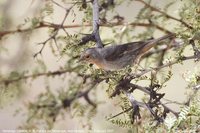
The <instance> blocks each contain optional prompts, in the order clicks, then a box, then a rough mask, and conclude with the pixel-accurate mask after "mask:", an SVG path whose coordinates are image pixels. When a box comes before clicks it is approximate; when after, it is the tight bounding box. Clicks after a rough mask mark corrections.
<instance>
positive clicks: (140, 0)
mask: <svg viewBox="0 0 200 133" xmlns="http://www.w3.org/2000/svg"><path fill="white" fill-rule="evenodd" d="M135 1H138V2H141V3H143V4H144V5H145V6H147V7H149V8H151V10H153V11H155V12H158V13H161V14H163V15H164V16H165V17H167V18H170V19H173V20H175V21H178V22H180V23H181V24H183V25H185V26H186V27H187V28H189V29H193V27H192V26H191V25H189V24H187V23H186V22H185V21H183V20H181V19H178V18H175V17H173V16H171V15H169V14H167V13H166V12H163V11H161V10H159V9H157V8H155V7H153V6H151V5H150V4H148V3H146V2H145V1H144V0H135Z"/></svg>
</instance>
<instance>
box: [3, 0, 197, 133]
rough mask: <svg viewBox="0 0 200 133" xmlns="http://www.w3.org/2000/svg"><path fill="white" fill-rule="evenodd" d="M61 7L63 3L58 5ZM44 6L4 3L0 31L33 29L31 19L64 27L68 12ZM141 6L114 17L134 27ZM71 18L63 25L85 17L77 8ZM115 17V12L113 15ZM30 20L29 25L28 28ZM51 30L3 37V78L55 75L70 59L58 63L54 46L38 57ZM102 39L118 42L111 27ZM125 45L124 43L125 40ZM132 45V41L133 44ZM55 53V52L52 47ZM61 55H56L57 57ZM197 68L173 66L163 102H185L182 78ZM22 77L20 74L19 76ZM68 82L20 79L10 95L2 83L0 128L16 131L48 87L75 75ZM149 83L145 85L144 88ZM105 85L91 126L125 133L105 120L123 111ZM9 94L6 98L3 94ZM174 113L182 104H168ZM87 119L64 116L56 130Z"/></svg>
mask: <svg viewBox="0 0 200 133" xmlns="http://www.w3.org/2000/svg"><path fill="white" fill-rule="evenodd" d="M172 1H173V0H168V1H166V0H153V1H152V3H151V4H152V5H154V6H156V7H159V8H162V7H164V5H166V4H167V3H170V2H172ZM56 2H58V3H62V2H61V1H59V0H58V1H56ZM71 2H73V1H70V0H67V1H66V4H65V5H63V6H64V7H69V5H70V4H67V3H71ZM183 4H184V3H183V2H182V1H177V2H176V3H175V4H173V6H171V7H170V8H169V10H168V11H169V12H168V13H169V14H171V15H172V16H175V17H177V16H178V10H179V8H180V7H181V6H182V5H183ZM46 6H47V5H46V4H45V2H44V1H41V0H29V1H27V0H9V1H7V0H1V1H0V14H1V15H0V31H1V32H4V31H15V30H17V29H20V28H22V29H26V28H29V27H30V25H31V23H33V21H32V18H34V17H43V20H44V21H46V22H51V23H54V24H60V23H61V22H62V20H63V17H64V15H65V10H63V9H62V8H60V7H59V6H56V5H55V4H52V6H53V13H52V14H51V15H50V16H47V17H44V16H45V15H46V13H48V12H42V10H44V9H45V8H46ZM142 7H143V5H142V4H141V3H139V2H123V3H122V4H121V5H120V6H118V7H117V8H115V10H114V13H118V14H120V15H121V16H124V17H125V20H124V21H125V23H129V22H132V21H133V20H135V17H136V15H137V13H138V12H139V11H140V9H141V8H142ZM73 12H74V14H75V15H73V13H70V14H69V16H68V18H67V19H66V22H65V23H64V25H82V24H83V22H82V18H83V15H84V12H81V11H79V9H78V8H77V7H75V8H74V9H73ZM111 16H112V13H111ZM30 20H31V23H28V22H29V21H30ZM88 21H91V20H88ZM175 24H176V23H175V22H169V23H168V25H167V27H168V28H169V29H173V28H174V25H175ZM125 26H126V25H124V26H119V27H117V28H116V29H117V32H118V34H121V33H122V31H123V28H125ZM66 30H67V32H68V33H69V34H71V35H74V34H79V33H80V31H81V33H88V31H90V30H89V28H87V27H81V26H80V27H75V28H66ZM141 31H143V28H142V27H137V28H135V29H134V32H133V35H137V34H138V33H140V32H141ZM48 32H49V29H48V28H38V29H34V30H30V31H27V32H20V31H19V32H15V33H11V34H8V35H5V36H3V37H1V40H0V79H4V78H5V77H7V76H8V75H10V74H11V73H12V75H14V76H15V75H17V74H18V73H21V72H25V74H31V72H42V71H43V70H46V71H56V70H58V69H59V68H60V67H63V66H65V65H66V62H67V60H68V57H67V56H63V57H62V58H60V57H59V56H55V54H54V53H53V52H52V48H51V47H55V46H54V45H48V46H46V47H45V48H44V50H43V52H42V55H39V56H37V57H36V58H34V57H33V56H34V54H35V53H37V52H38V51H39V50H40V49H41V47H42V46H41V45H38V43H40V42H43V41H45V40H46V39H48V37H49V34H48ZM162 34H163V33H161V32H159V31H158V32H156V33H155V34H154V37H160V36H162ZM101 37H102V40H109V39H110V38H115V36H114V34H113V33H112V29H111V28H109V27H102V28H101ZM121 41H122V42H124V43H125V42H126V40H121ZM132 41H134V40H132ZM115 42H116V43H120V42H119V40H115ZM54 49H56V48H54ZM58 51H59V50H57V51H56V52H55V53H56V54H59V52H58ZM185 52H186V53H187V54H188V55H190V54H192V51H191V48H188V49H186V51H185ZM198 67H199V64H197V63H194V61H192V60H191V61H186V62H184V63H182V64H178V65H174V66H173V67H172V73H173V77H172V79H171V80H170V81H169V82H167V83H166V87H164V88H163V89H162V90H161V92H164V93H166V95H165V98H167V99H170V100H172V101H177V102H180V103H181V102H184V101H185V99H186V95H185V94H186V93H187V89H186V88H187V81H186V79H185V78H184V75H187V74H190V73H193V72H196V71H198V70H197V68H198ZM16 72H18V73H16ZM61 77H62V78H65V80H64V81H63V80H61V79H60V77H59V76H57V77H54V78H51V77H49V78H48V80H47V78H46V77H43V76H41V77H37V78H35V79H34V80H31V79H28V80H26V82H25V81H23V80H21V81H20V83H19V84H13V85H9V86H7V87H6V89H7V90H9V91H5V89H3V88H4V87H5V86H3V85H1V84H0V89H2V90H1V93H0V99H1V101H0V105H1V109H0V129H1V130H3V129H17V128H19V127H20V126H21V125H23V124H24V123H26V120H27V108H26V106H27V104H28V103H29V102H31V101H34V100H35V99H36V98H37V96H38V95H39V94H41V93H42V92H45V91H46V89H45V88H46V87H47V84H48V86H50V87H49V88H50V89H51V91H53V92H56V91H58V90H59V89H60V88H64V87H66V88H67V86H68V80H73V79H71V77H73V76H72V75H71V74H67V73H66V74H65V75H61ZM141 84H145V82H144V83H143V82H142V83H141ZM106 87H107V84H101V85H100V86H99V87H98V89H97V90H96V95H95V96H96V99H97V101H99V102H102V104H100V105H99V106H98V107H97V114H96V115H95V117H94V118H92V124H93V128H94V129H113V130H117V131H125V129H123V128H120V127H118V126H115V125H113V124H111V123H110V122H108V121H106V119H105V117H106V116H107V115H109V114H110V113H112V114H117V113H119V112H120V111H122V110H121V109H119V108H117V107H116V104H117V103H118V102H119V99H117V98H114V99H109V98H108V95H107V93H106V89H105V88H106ZM4 92H6V94H5V93H4ZM134 95H135V97H136V98H141V97H143V95H144V94H143V93H141V92H138V93H134ZM169 106H170V107H172V108H173V109H175V110H177V111H178V110H179V106H178V105H174V104H170V105H169ZM83 123H84V119H81V120H80V118H72V117H71V114H70V113H69V112H67V111H66V112H65V113H64V117H62V116H59V117H58V118H57V121H56V123H55V124H54V126H53V129H82V128H83V126H82V125H84V124H83Z"/></svg>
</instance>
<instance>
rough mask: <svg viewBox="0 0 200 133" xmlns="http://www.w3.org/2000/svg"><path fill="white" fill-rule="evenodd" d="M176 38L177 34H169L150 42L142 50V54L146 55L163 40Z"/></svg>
mask: <svg viewBox="0 0 200 133" xmlns="http://www.w3.org/2000/svg"><path fill="white" fill-rule="evenodd" d="M174 36H175V34H168V35H165V36H162V37H160V38H157V39H153V40H150V41H148V42H147V44H146V45H145V46H144V47H143V48H142V50H141V53H143V54H144V53H145V52H147V51H148V50H149V49H151V48H152V47H154V46H155V45H156V44H157V43H158V42H160V41H162V40H165V39H167V38H173V37H174Z"/></svg>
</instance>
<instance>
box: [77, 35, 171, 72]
mask: <svg viewBox="0 0 200 133" xmlns="http://www.w3.org/2000/svg"><path fill="white" fill-rule="evenodd" d="M173 36H174V34H167V35H165V36H162V37H160V38H157V39H150V40H145V41H137V42H130V43H125V44H119V45H111V46H105V47H102V48H99V47H92V48H87V49H86V50H84V51H83V52H82V53H81V54H80V58H79V61H86V62H89V63H91V64H95V65H96V66H98V67H99V68H100V69H103V70H107V71H113V70H119V69H123V68H125V67H126V66H128V65H134V64H137V63H139V61H140V59H141V57H142V56H143V55H144V54H145V53H146V52H147V51H148V50H150V49H151V48H152V47H154V46H155V45H156V44H157V43H158V42H160V41H162V40H165V39H167V38H171V37H173Z"/></svg>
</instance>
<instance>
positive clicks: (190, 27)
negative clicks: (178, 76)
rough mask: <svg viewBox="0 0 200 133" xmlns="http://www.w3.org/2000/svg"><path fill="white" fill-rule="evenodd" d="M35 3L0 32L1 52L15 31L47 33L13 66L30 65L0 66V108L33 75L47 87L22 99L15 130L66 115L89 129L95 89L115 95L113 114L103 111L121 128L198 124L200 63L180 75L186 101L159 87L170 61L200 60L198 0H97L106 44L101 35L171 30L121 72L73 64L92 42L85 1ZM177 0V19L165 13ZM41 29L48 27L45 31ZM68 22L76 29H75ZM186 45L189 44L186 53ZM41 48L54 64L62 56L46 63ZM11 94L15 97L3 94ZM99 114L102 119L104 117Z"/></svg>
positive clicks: (48, 124)
mask: <svg viewBox="0 0 200 133" xmlns="http://www.w3.org/2000/svg"><path fill="white" fill-rule="evenodd" d="M136 3H140V4H141V8H140V10H139V11H138V12H137V15H136V17H135V20H128V19H127V18H126V16H123V15H121V12H120V11H118V10H117V8H120V6H122V5H125V4H127V5H129V6H134V4H136ZM41 4H42V5H41V7H40V11H39V15H35V16H33V17H28V18H26V19H25V22H24V24H22V25H20V26H18V27H17V30H16V31H15V30H10V31H5V30H1V31H0V38H1V40H0V41H1V42H0V52H1V51H3V52H1V53H3V54H5V55H8V54H9V52H10V51H9V49H7V47H6V46H4V45H3V43H2V42H3V41H5V40H6V39H7V38H9V37H10V36H11V34H13V33H16V34H23V33H24V32H25V33H27V34H29V35H30V38H31V36H33V35H34V33H37V31H36V30H38V29H40V30H41V31H42V32H45V34H48V36H47V38H44V40H38V44H39V45H35V47H37V48H38V47H39V50H38V51H34V55H33V57H34V59H35V61H34V65H33V66H31V67H30V65H29V64H28V63H29V62H28V61H23V62H21V64H19V65H21V66H23V65H27V64H28V67H19V68H18V67H16V68H12V69H13V70H12V69H11V70H12V71H10V73H3V69H1V68H0V106H1V107H3V106H6V104H7V103H10V102H13V101H15V100H18V99H19V98H20V97H21V96H22V95H24V94H25V93H24V90H25V88H31V84H32V83H33V82H34V81H36V80H38V79H39V78H42V79H43V80H44V85H43V86H41V89H44V88H45V92H43V93H41V94H39V95H38V97H37V98H36V99H35V100H34V101H30V102H29V103H28V104H26V108H27V110H28V113H27V114H26V115H27V120H26V123H24V124H22V125H21V126H20V127H19V128H20V129H53V128H54V124H55V123H56V122H57V121H59V117H65V115H68V114H70V116H71V119H73V118H79V119H80V120H81V119H83V120H84V122H83V123H82V126H83V128H87V129H88V130H92V129H93V124H92V121H93V119H94V117H95V115H96V114H97V113H98V106H100V105H101V104H102V103H101V102H100V101H98V96H97V95H98V94H97V92H98V91H99V88H100V89H101V92H102V91H105V92H106V93H107V95H106V97H107V98H108V99H109V100H112V101H119V102H118V103H117V105H116V106H117V108H118V110H119V114H115V113H113V112H111V115H109V116H104V117H106V119H107V121H108V122H110V123H112V124H114V125H117V126H118V127H123V128H126V129H127V132H144V131H145V132H181V131H188V132H192V131H194V132H198V131H199V130H200V127H199V125H200V105H199V103H200V99H199V96H200V94H199V88H200V87H199V85H200V80H199V79H200V78H199V77H200V75H199V70H197V71H191V73H189V74H188V73H185V74H184V78H185V80H186V81H187V82H188V87H187V90H188V94H187V95H188V99H186V100H185V101H186V103H181V108H180V111H179V112H176V111H174V110H173V109H171V108H169V107H168V106H166V104H165V102H164V101H165V97H164V96H165V94H164V93H162V91H161V90H162V89H163V88H164V87H165V86H166V85H167V83H168V82H169V81H171V80H172V78H173V75H174V74H173V71H172V68H173V65H175V64H179V65H180V66H181V64H183V62H184V61H186V60H194V61H196V62H197V63H199V62H198V61H199V57H200V51H199V48H200V44H199V40H200V39H199V28H200V27H199V26H200V16H199V15H200V14H199V12H200V11H199V10H200V8H199V7H200V2H198V1H196V0H183V1H175V0H172V1H170V2H166V3H165V5H164V7H162V8H161V7H159V6H157V5H156V4H155V1H154V0H149V1H143V0H126V1H122V0H99V5H100V30H99V32H100V36H102V37H101V38H102V42H103V43H105V44H104V45H107V44H106V43H107V42H117V43H119V42H124V43H125V42H132V41H136V40H147V39H149V38H152V37H153V38H154V37H155V38H158V37H157V36H158V34H172V33H173V34H175V35H176V37H175V38H173V39H167V40H165V41H162V42H159V44H158V45H157V46H156V47H154V48H153V49H151V50H150V51H149V52H147V53H146V54H145V55H144V56H143V58H142V60H141V62H140V65H135V66H128V67H126V68H124V69H123V70H119V71H104V70H101V69H97V68H96V67H95V66H92V65H91V64H87V63H83V64H80V63H77V61H78V58H79V56H80V53H81V52H82V51H83V50H84V49H86V48H89V47H95V42H94V40H95V39H94V38H93V37H94V36H93V35H94V34H93V33H94V32H92V31H93V29H92V28H93V27H92V18H93V14H92V11H93V8H92V3H91V2H86V3H84V0H82V1H81V0H78V1H77V0H76V1H75V0H73V1H72V2H71V3H69V2H68V1H65V0H63V1H60V2H59V3H57V2H56V1H53V0H46V1H42V2H41ZM176 4H180V5H181V6H180V7H179V8H180V9H179V10H177V12H178V17H177V18H176V17H174V15H173V14H172V15H171V14H170V13H168V12H169V11H171V10H173V9H171V7H172V6H176ZM56 9H59V10H63V12H64V15H63V18H62V20H61V21H60V23H59V24H56V23H53V22H54V21H53V15H54V13H56ZM133 11H134V10H133ZM79 13H80V14H83V17H82V18H77V15H78V14H79ZM130 15H131V14H130ZM76 19H81V20H82V21H81V22H82V24H79V25H77V24H74V23H76ZM3 20H4V19H3V17H1V18H0V26H1V25H4V23H5V22H4V21H3ZM47 20H48V21H47ZM69 21H70V22H69ZM69 23H70V24H69ZM172 23H173V25H172ZM70 26H71V27H70ZM138 27H142V28H141V29H142V30H139V32H137V28H138ZM44 28H45V29H47V30H46V31H45V30H44ZM68 28H79V29H78V30H77V32H75V33H73V32H71V31H70V30H68ZM43 30H44V31H43ZM30 31H31V32H30ZM106 32H111V34H112V36H113V38H111V37H110V36H107V35H104V36H103V34H106ZM83 33H86V34H83ZM96 41H97V40H96ZM187 49H190V50H189V52H188V51H187ZM45 50H49V51H50V53H51V56H53V57H54V58H56V59H57V60H56V61H55V62H54V63H56V64H59V63H57V62H59V60H64V62H65V63H63V64H61V65H57V66H58V67H57V69H56V70H52V69H49V66H48V60H47V59H45V58H41V57H43V56H44V55H45V54H47V53H45ZM1 53H0V59H1ZM191 53H192V56H191ZM47 56H48V55H47ZM44 57H45V56H44ZM141 66H142V70H141V69H140V67H141ZM197 69H198V68H197ZM183 73H184V72H183ZM54 80H56V81H57V80H59V81H58V82H59V83H61V84H60V86H56V87H53V85H52V84H51V83H52V82H53V81H54ZM142 82H145V83H146V84H142ZM66 83H67V84H66ZM141 84H142V85H141ZM102 88H104V89H102ZM55 90H56V91H55ZM135 91H141V92H142V93H144V97H142V98H141V99H136V98H135V97H134V98H133V97H131V96H133V95H134V94H135ZM129 94H131V96H130V95H129ZM9 97H14V98H13V99H12V100H9ZM131 98H132V99H131ZM171 102H172V103H176V102H175V101H171ZM108 110H109V109H108ZM120 110H122V112H121V113H120ZM106 111H107V110H105V112H106ZM102 114H104V112H103V113H102ZM104 117H102V119H105V118H104Z"/></svg>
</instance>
